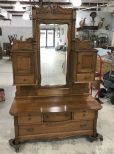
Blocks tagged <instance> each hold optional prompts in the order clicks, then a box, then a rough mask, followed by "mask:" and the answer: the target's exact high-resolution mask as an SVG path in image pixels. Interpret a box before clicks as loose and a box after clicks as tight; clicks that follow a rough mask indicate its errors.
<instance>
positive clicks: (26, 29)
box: [0, 17, 32, 45]
mask: <svg viewBox="0 0 114 154" xmlns="http://www.w3.org/2000/svg"><path fill="white" fill-rule="evenodd" d="M0 27H1V28H2V36H0V42H1V45H3V42H9V39H8V35H14V34H17V39H20V37H21V36H23V40H25V39H26V38H28V37H32V21H31V20H23V19H22V18H21V17H13V19H12V21H11V22H10V21H4V20H0Z"/></svg>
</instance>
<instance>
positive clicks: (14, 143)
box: [9, 139, 20, 152]
mask: <svg viewBox="0 0 114 154" xmlns="http://www.w3.org/2000/svg"><path fill="white" fill-rule="evenodd" d="M9 145H10V146H12V147H13V148H14V149H15V151H16V152H19V148H20V143H19V142H18V141H16V140H15V139H10V140H9Z"/></svg>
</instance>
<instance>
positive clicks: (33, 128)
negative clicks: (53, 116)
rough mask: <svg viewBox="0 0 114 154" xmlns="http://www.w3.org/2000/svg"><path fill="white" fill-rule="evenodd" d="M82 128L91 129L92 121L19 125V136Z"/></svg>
mask: <svg viewBox="0 0 114 154" xmlns="http://www.w3.org/2000/svg"><path fill="white" fill-rule="evenodd" d="M82 130H93V121H80V122H74V121H71V122H68V121H67V122H62V123H59V122H50V123H45V124H42V125H25V126H24V125H22V126H19V136H25V135H36V134H46V133H57V132H70V131H82Z"/></svg>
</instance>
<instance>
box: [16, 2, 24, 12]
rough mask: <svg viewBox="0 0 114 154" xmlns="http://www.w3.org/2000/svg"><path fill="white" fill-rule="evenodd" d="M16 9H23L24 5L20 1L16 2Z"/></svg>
mask: <svg viewBox="0 0 114 154" xmlns="http://www.w3.org/2000/svg"><path fill="white" fill-rule="evenodd" d="M14 9H15V11H22V10H23V8H22V5H21V4H20V2H19V1H17V2H16V4H15V6H14Z"/></svg>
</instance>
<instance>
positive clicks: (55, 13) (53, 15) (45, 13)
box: [32, 4, 76, 87]
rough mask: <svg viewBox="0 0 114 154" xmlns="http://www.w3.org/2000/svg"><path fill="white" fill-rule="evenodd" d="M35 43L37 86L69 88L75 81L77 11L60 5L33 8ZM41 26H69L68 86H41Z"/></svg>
mask: <svg viewBox="0 0 114 154" xmlns="http://www.w3.org/2000/svg"><path fill="white" fill-rule="evenodd" d="M32 17H33V42H34V49H35V52H36V59H35V61H36V71H37V73H36V74H37V76H36V78H37V85H38V86H39V87H69V86H71V85H72V81H73V70H72V68H73V52H72V50H73V40H75V22H76V9H72V8H62V7H60V6H59V5H57V4H56V5H52V4H51V5H48V6H40V7H37V8H36V7H33V9H32ZM40 24H67V25H68V34H67V35H68V49H67V71H66V85H62V86H61V85H60V86H59V85H58V86H52V85H50V86H41V67H40V65H41V64H40Z"/></svg>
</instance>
